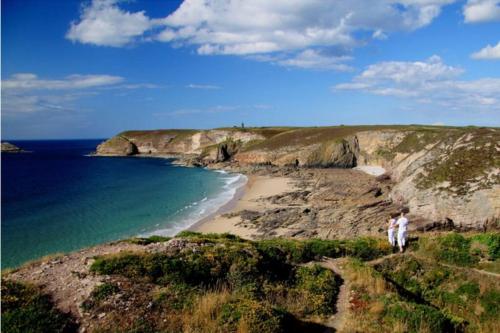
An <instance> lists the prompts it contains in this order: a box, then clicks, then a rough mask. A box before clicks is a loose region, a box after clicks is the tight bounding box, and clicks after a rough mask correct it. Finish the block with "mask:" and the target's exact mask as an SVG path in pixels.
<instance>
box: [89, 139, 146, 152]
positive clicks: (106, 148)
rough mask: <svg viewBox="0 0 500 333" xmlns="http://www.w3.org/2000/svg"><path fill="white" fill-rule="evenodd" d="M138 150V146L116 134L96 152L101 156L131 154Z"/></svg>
mask: <svg viewBox="0 0 500 333" xmlns="http://www.w3.org/2000/svg"><path fill="white" fill-rule="evenodd" d="M138 152H139V150H138V149H137V146H136V145H135V144H134V143H133V142H131V141H130V140H128V139H127V138H124V137H122V136H114V137H112V138H111V139H109V140H106V141H105V142H103V143H101V144H100V145H99V146H97V148H96V154H97V155H101V156H130V155H135V154H137V153H138Z"/></svg>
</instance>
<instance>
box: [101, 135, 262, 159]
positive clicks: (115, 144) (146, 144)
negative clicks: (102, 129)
mask: <svg viewBox="0 0 500 333" xmlns="http://www.w3.org/2000/svg"><path fill="white" fill-rule="evenodd" d="M262 139H264V136H262V135H260V134H258V133H252V132H246V131H243V130H233V129H228V130H207V131H194V130H157V131H127V132H123V133H120V134H119V135H117V136H115V137H113V138H111V139H109V140H107V141H105V142H103V143H102V144H100V145H99V146H98V147H97V150H96V154H97V155H105V156H109V155H114V156H123V155H135V154H153V155H197V156H201V155H202V153H203V154H204V155H205V156H206V155H209V154H210V153H213V152H214V151H216V149H217V145H218V144H220V143H222V142H225V141H228V140H232V141H233V142H241V143H247V142H249V141H252V140H262Z"/></svg>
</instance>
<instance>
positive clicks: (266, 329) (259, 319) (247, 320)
mask: <svg viewBox="0 0 500 333" xmlns="http://www.w3.org/2000/svg"><path fill="white" fill-rule="evenodd" d="M291 318H292V317H291V316H290V315H288V314H287V313H286V312H285V311H283V310H279V309H277V308H274V307H272V306H271V305H269V304H268V303H265V302H257V301H252V300H247V299H235V300H232V301H230V302H228V303H226V304H224V305H223V306H222V309H221V312H220V314H219V317H218V321H219V325H220V327H221V328H222V329H223V331H226V332H230V331H236V330H237V329H238V328H239V329H240V330H242V331H247V332H255V333H274V332H276V333H279V332H286V327H287V326H289V324H288V322H289V321H290V320H291ZM242 328H244V329H242Z"/></svg>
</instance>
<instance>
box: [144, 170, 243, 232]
mask: <svg viewBox="0 0 500 333" xmlns="http://www.w3.org/2000/svg"><path fill="white" fill-rule="evenodd" d="M214 171H216V172H219V173H222V174H224V175H227V177H225V178H223V179H224V183H225V184H224V185H223V186H222V191H220V192H219V193H216V194H215V195H213V196H209V197H204V198H203V199H201V200H199V201H195V202H192V203H190V204H189V205H186V206H184V207H183V208H181V209H179V210H178V211H177V213H178V214H179V215H183V216H182V217H180V218H178V219H174V220H173V221H170V222H169V224H168V226H166V227H165V228H161V229H157V230H154V231H152V232H147V233H145V234H142V235H139V236H140V237H149V236H152V235H160V236H174V235H176V234H177V233H179V232H181V231H182V230H186V229H187V228H189V227H191V226H193V225H194V224H196V223H197V222H199V221H201V220H203V219H205V218H207V217H209V216H211V215H213V214H215V213H216V212H217V211H218V210H219V209H220V208H221V207H223V206H225V205H226V204H228V203H229V202H230V201H231V200H232V199H233V198H234V196H235V195H236V193H237V192H238V190H239V189H240V188H242V187H243V186H245V184H246V183H247V181H248V178H247V177H246V176H245V175H242V174H234V173H228V172H226V171H223V170H214ZM221 171H222V172H221ZM183 213H184V214H183ZM176 215H177V214H176Z"/></svg>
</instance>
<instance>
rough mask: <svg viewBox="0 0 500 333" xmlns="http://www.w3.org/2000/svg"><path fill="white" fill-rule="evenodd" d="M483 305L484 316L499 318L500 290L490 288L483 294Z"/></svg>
mask: <svg viewBox="0 0 500 333" xmlns="http://www.w3.org/2000/svg"><path fill="white" fill-rule="evenodd" d="M481 305H482V306H483V308H484V313H483V314H482V315H481V317H482V318H497V319H498V315H499V314H500V291H499V290H489V291H487V292H485V293H484V294H483V295H482V296H481Z"/></svg>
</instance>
